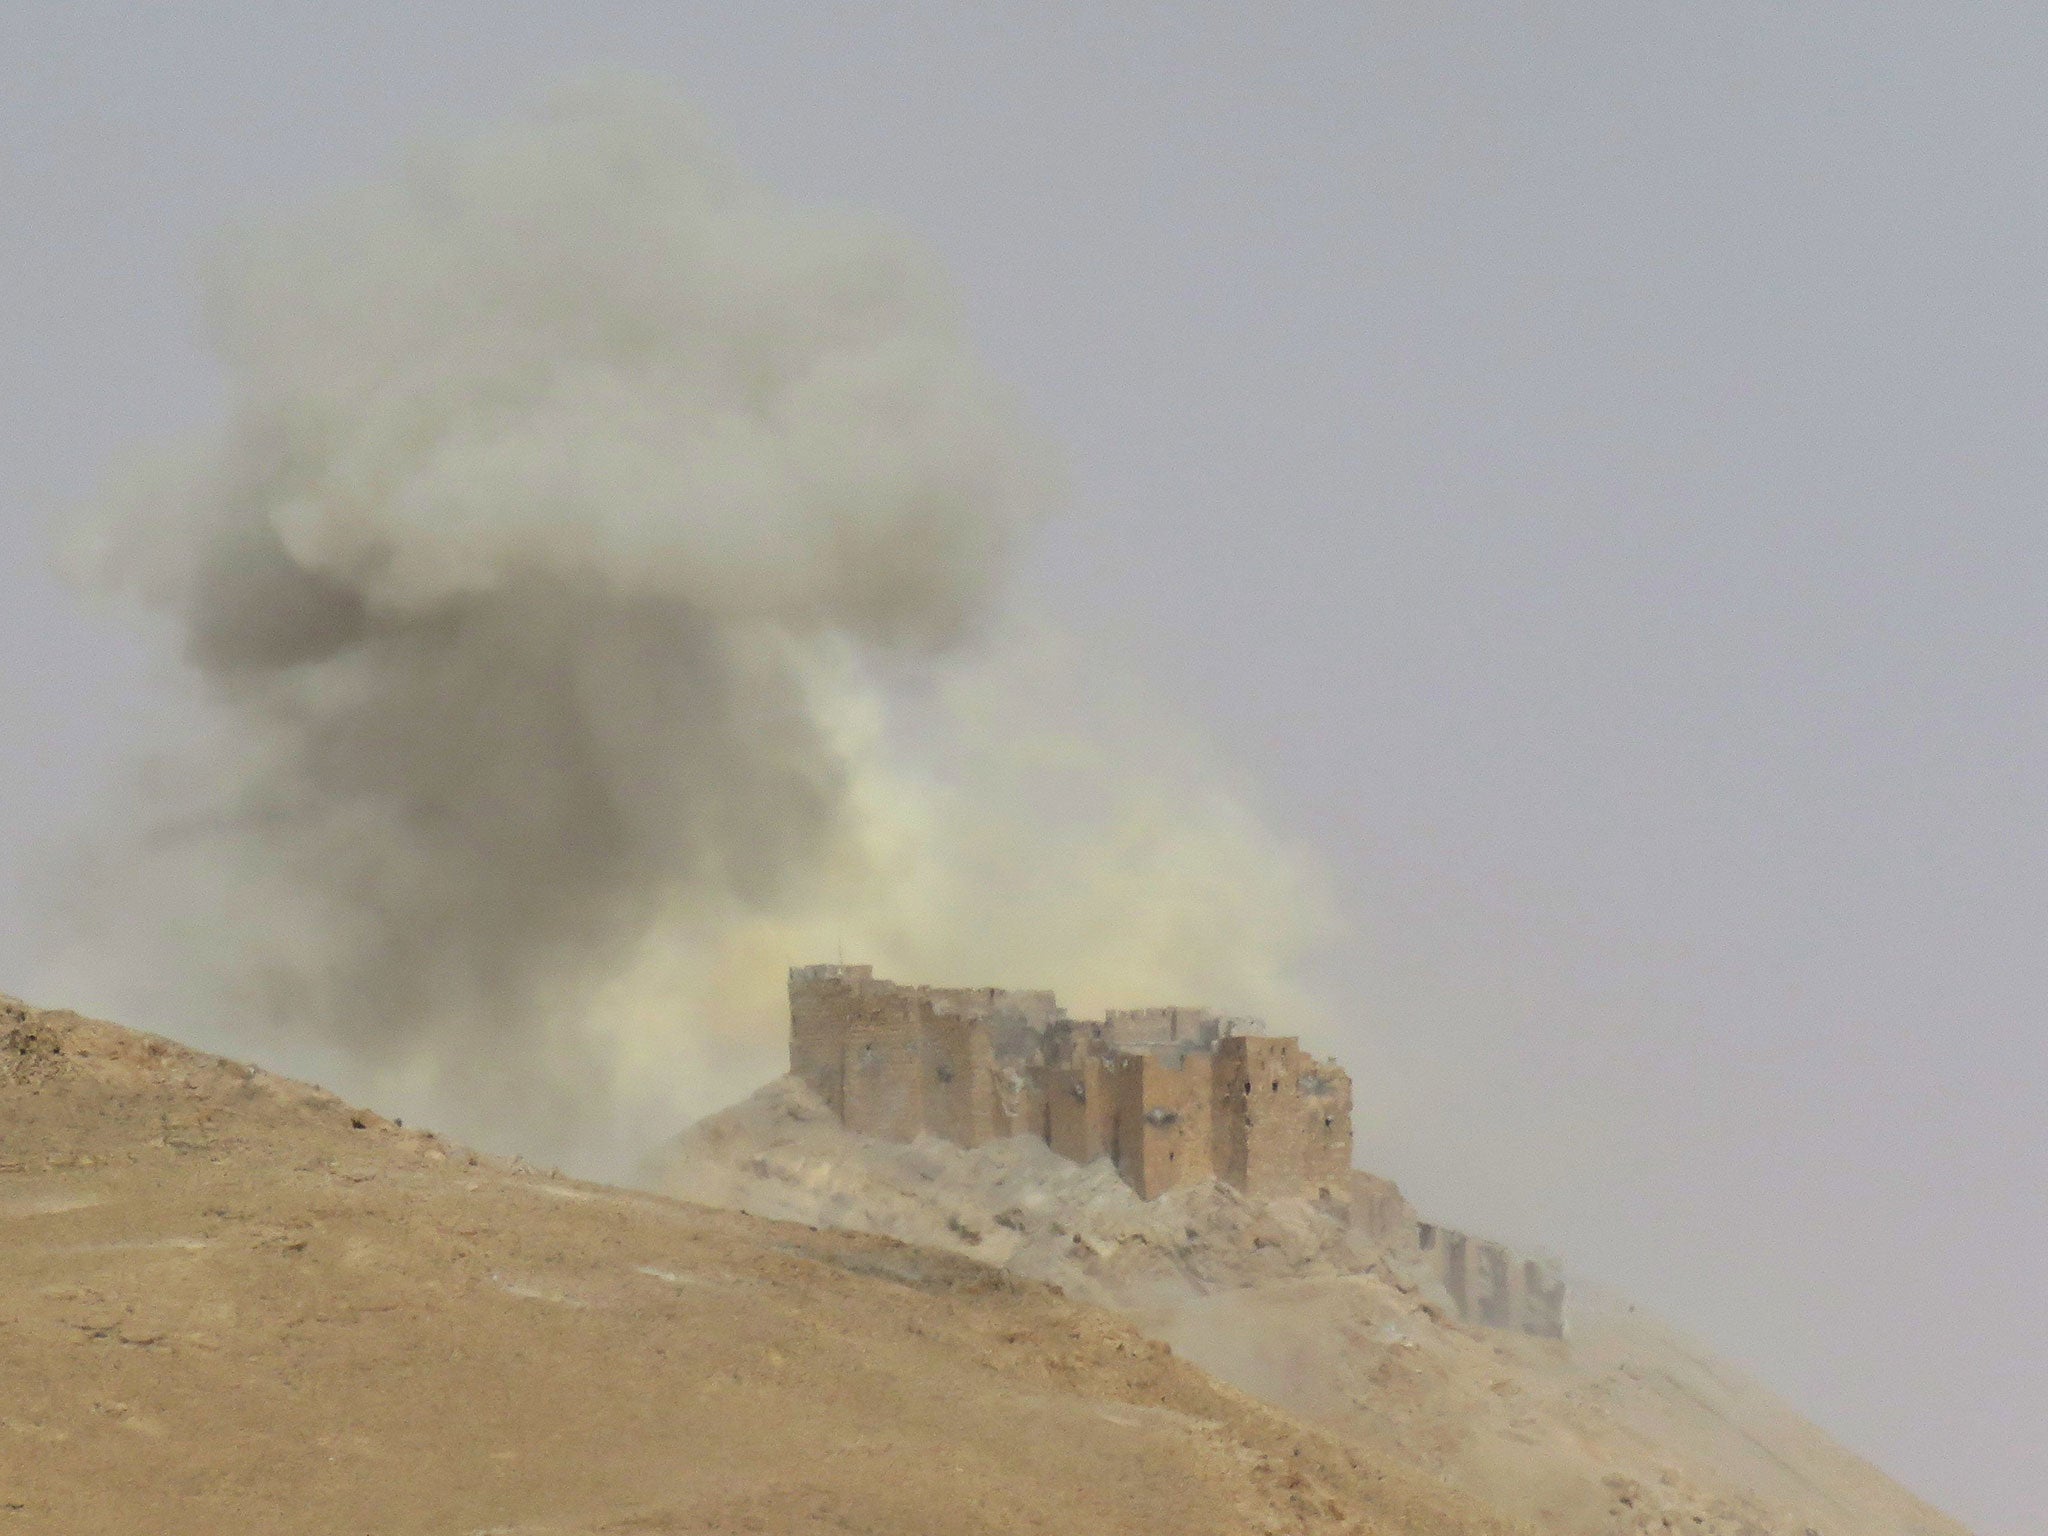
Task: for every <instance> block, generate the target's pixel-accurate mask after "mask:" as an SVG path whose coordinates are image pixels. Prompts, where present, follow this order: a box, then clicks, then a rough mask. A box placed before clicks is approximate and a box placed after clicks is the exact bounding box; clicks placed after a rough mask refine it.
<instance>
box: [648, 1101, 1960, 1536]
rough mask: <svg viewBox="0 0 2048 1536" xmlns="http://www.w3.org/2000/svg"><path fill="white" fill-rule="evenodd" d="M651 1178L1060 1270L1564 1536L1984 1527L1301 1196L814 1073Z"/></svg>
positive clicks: (1755, 1411)
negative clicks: (920, 1110) (817, 1092)
mask: <svg viewBox="0 0 2048 1536" xmlns="http://www.w3.org/2000/svg"><path fill="white" fill-rule="evenodd" d="M648 1177H649V1180H650V1182H651V1183H652V1184H654V1185H655V1186H656V1187H660V1188H663V1189H666V1190H669V1191H672V1192H674V1193H677V1194H681V1195H684V1196H686V1197H688V1198H691V1199H695V1200H701V1201H704V1202H705V1203H708V1204H717V1205H724V1206H728V1207H730V1208H733V1209H736V1210H747V1211H753V1212H756V1213H758V1214H762V1215H769V1216H775V1217H779V1218H782V1219H785V1220H793V1221H801V1222H807V1223H812V1224H816V1225H819V1226H827V1227H838V1228H844V1229H850V1230H860V1231H869V1232H883V1233H889V1234H891V1235H894V1236H898V1237H902V1238H905V1239H907V1240H910V1241H914V1242H918V1243H922V1244H927V1245H930V1246H932V1247H938V1248H949V1249H951V1250H953V1251H955V1252H959V1253H963V1254H972V1255H974V1256H976V1257H979V1258H981V1259H984V1260H986V1261H987V1262H990V1263H993V1264H997V1265H1001V1266H1003V1267H1004V1268H1005V1269H1007V1270H1009V1271H1011V1272H1014V1273H1017V1274H1020V1275H1028V1276H1031V1277H1033V1278H1036V1279H1041V1280H1046V1281H1051V1282H1053V1283H1056V1284H1058V1285H1059V1286H1060V1287H1061V1288H1062V1289H1063V1290H1065V1291H1066V1292H1067V1293H1068V1294H1070V1295H1074V1296H1080V1297H1086V1298H1088V1299H1090V1300H1092V1301H1096V1302H1099V1303H1101V1304H1103V1305H1105V1306H1108V1307H1113V1308H1115V1309H1117V1310H1120V1311H1122V1312H1123V1313H1125V1314H1126V1315H1127V1316H1129V1317H1130V1318H1132V1319H1133V1321H1135V1322H1136V1323H1138V1324H1139V1326H1141V1327H1142V1328H1143V1329H1144V1330H1145V1332H1146V1333H1148V1334H1149V1335H1150V1336H1152V1337H1155V1338H1158V1339H1163V1340H1166V1341H1169V1342H1170V1343H1171V1344H1172V1346H1173V1348H1174V1349H1175V1350H1176V1352H1177V1353H1179V1354H1180V1355H1182V1356H1184V1357H1185V1358H1187V1359H1190V1360H1193V1361H1195V1362H1196V1363H1198V1364H1200V1365H1202V1366H1204V1367H1205V1368H1206V1369H1208V1370H1209V1371H1210V1372H1211V1373H1212V1374H1213V1375H1215V1376H1217V1377H1220V1378H1221V1379H1223V1380H1225V1381H1229V1382H1231V1383H1233V1384H1234V1385H1237V1386H1239V1387H1241V1388H1243V1389H1244V1390H1246V1391H1248V1392H1251V1393H1253V1394H1256V1395H1257V1396H1259V1397H1261V1398H1263V1399H1265V1400H1266V1401H1269V1402H1272V1403H1275V1404H1278V1405H1280V1406H1283V1407H1285V1408H1287V1409H1288V1410H1289V1411H1290V1412H1292V1413H1295V1414H1297V1415H1300V1416H1301V1417H1303V1418H1306V1419H1308V1420H1310V1421H1312V1422H1315V1423H1317V1424H1320V1425H1321V1426H1323V1427H1324V1428H1327V1429H1329V1430H1331V1431H1333V1432H1335V1433H1337V1434H1338V1435H1339V1436H1340V1437H1341V1438H1342V1439H1343V1440H1344V1441H1345V1442H1346V1443H1348V1444H1350V1445H1353V1446H1355V1447H1358V1448H1360V1449H1362V1450H1365V1451H1367V1452H1368V1453H1369V1454H1370V1455H1372V1456H1373V1457H1375V1458H1376V1459H1383V1460H1385V1461H1388V1462H1395V1463H1399V1464H1402V1465H1405V1466H1408V1467H1411V1468H1416V1469H1420V1470H1422V1471H1425V1472H1428V1473H1431V1474H1434V1475H1436V1476H1439V1477H1441V1478H1443V1479H1444V1480H1446V1481H1447V1482H1449V1483H1452V1484H1454V1485H1456V1486H1457V1487H1459V1488H1461V1489H1462V1490H1463V1491H1466V1492H1468V1493H1470V1494H1472V1495H1474V1496H1475V1497H1477V1498H1479V1499H1482V1500H1484V1501H1485V1502H1486V1503H1488V1504H1489V1505H1490V1506H1491V1507H1493V1508H1495V1509H1496V1510H1498V1511H1500V1512H1502V1513H1503V1514H1504V1515H1506V1516H1511V1517H1514V1518H1517V1519H1520V1520H1524V1521H1526V1522H1528V1523H1529V1524H1531V1525H1532V1526H1534V1527H1535V1528H1537V1529H1539V1530H1541V1531H1543V1532H1546V1533H1555V1536H1643V1533H1657V1532H1672V1531H1680V1532H1688V1533H1692V1536H1807V1533H1809V1532H1812V1533H1817V1536H1968V1533H1967V1532H1965V1531H1964V1530H1963V1528H1962V1527H1961V1526H1959V1525H1957V1524H1956V1523H1955V1522H1953V1521H1951V1520H1949V1519H1947V1518H1946V1517H1944V1516H1942V1515H1941V1514H1939V1513H1938V1512H1937V1511H1935V1510H1933V1509H1931V1508H1929V1507H1928V1506H1927V1505H1925V1504H1924V1503H1922V1502H1921V1501H1920V1500H1918V1499H1916V1498H1914V1497H1913V1496H1912V1495H1911V1494H1910V1493H1908V1492H1907V1491H1906V1490H1905V1489H1903V1488H1900V1487H1899V1486H1898V1485H1897V1484H1895V1483H1893V1482H1892V1481H1891V1480H1890V1479H1888V1478H1886V1477H1885V1476H1883V1475H1882V1474H1881V1473H1879V1472H1878V1471H1877V1470H1875V1469H1874V1468H1872V1467H1871V1466H1869V1465H1868V1464H1867V1463H1865V1462H1863V1461H1861V1460H1860V1459H1858V1458H1857V1457H1855V1456H1853V1455H1851V1454H1850V1453H1849V1452H1847V1451H1846V1450H1844V1449H1842V1448H1841V1447H1840V1446H1839V1445H1837V1444H1835V1443H1834V1442H1833V1441H1832V1440H1830V1439H1829V1438H1828V1437H1827V1436H1826V1435H1825V1434H1823V1433H1822V1432H1821V1431H1819V1430H1818V1429H1816V1428H1815V1427H1814V1426H1812V1425H1811V1424H1809V1423H1807V1422H1806V1421H1804V1420H1803V1419H1801V1418H1800V1417H1799V1415H1797V1414H1796V1413H1794V1412H1793V1411H1792V1410H1791V1409H1790V1408H1788V1407H1786V1406H1785V1405H1784V1404H1783V1403H1781V1402H1779V1401H1778V1400H1777V1399H1775V1398H1774V1397H1772V1396H1771V1394H1770V1393H1768V1392H1767V1391H1765V1390H1764V1389H1763V1388H1762V1387H1760V1386H1758V1385H1756V1384H1755V1383H1753V1382H1751V1381H1748V1380H1747V1379H1745V1378H1744V1377H1743V1376H1742V1375H1741V1374H1740V1373H1739V1372H1737V1371H1735V1370H1733V1369H1731V1368H1729V1367H1728V1366H1726V1365H1724V1364H1721V1363H1719V1362H1717V1361H1715V1360H1714V1359H1713V1358H1712V1357H1711V1356H1710V1355H1708V1354H1707V1353H1705V1352H1704V1351H1702V1350H1700V1349H1699V1348H1697V1347H1696V1346H1694V1345H1691V1344H1689V1343H1687V1342H1686V1341H1684V1340H1683V1339H1681V1338H1679V1337H1678V1336H1677V1335H1676V1334H1674V1333H1672V1332H1671V1331H1670V1330H1668V1329H1666V1328H1664V1327H1662V1326H1661V1325H1659V1324H1658V1323H1657V1322H1656V1321H1655V1320H1654V1319H1652V1318H1650V1317H1648V1316H1647V1315H1646V1314H1643V1313H1640V1312H1638V1311H1637V1310H1636V1309H1635V1308H1633V1307H1631V1306H1629V1305H1628V1304H1627V1303H1626V1302H1623V1301H1620V1300H1618V1299H1615V1298H1612V1297H1608V1296H1604V1295H1602V1294H1600V1293H1599V1292H1597V1291H1593V1290H1589V1289H1588V1288H1587V1287H1584V1286H1579V1287H1577V1288H1576V1289H1575V1299H1574V1302H1573V1306H1572V1309H1571V1324H1570V1329H1569V1336H1568V1337H1567V1338H1566V1339H1565V1340H1562V1341H1559V1340H1554V1339H1542V1338H1532V1337H1529V1336H1527V1335H1524V1334H1520V1333H1510V1332H1503V1331H1497V1330H1493V1329H1486V1328H1479V1327H1473V1326H1467V1325H1465V1324H1463V1323H1461V1322H1459V1321H1458V1320H1457V1318H1456V1316H1455V1314H1454V1309H1453V1308H1452V1306H1451V1303H1450V1298H1449V1297H1448V1296H1446V1295H1444V1294H1443V1293H1442V1292H1441V1291H1440V1290H1439V1289H1437V1287H1436V1284H1435V1282H1434V1281H1433V1280H1431V1279H1430V1278H1428V1277H1427V1275H1426V1274H1425V1273H1424V1271H1423V1270H1422V1268H1421V1267H1420V1266H1419V1265H1418V1264H1416V1263H1414V1262H1410V1261H1408V1260H1406V1259H1404V1257H1403V1255H1401V1254H1400V1253H1399V1252H1398V1251H1395V1250H1394V1249H1391V1248H1389V1247H1387V1246H1386V1245H1385V1244H1384V1243H1383V1242H1381V1241H1380V1240H1379V1239H1377V1238H1373V1239H1370V1240H1368V1239H1367V1238H1366V1237H1364V1236H1363V1235H1362V1234H1361V1233H1360V1232H1359V1231H1358V1230H1357V1229H1354V1228H1352V1227H1349V1226H1347V1225H1346V1224H1345V1223H1343V1222H1342V1221H1341V1220H1339V1219H1337V1218H1335V1217H1333V1216H1331V1215H1330V1214H1329V1213H1327V1212H1324V1211H1321V1210H1319V1209H1318V1208H1316V1207H1314V1206H1311V1205H1309V1204H1307V1203H1306V1202H1302V1201H1286V1200H1273V1201H1252V1200H1248V1199H1246V1198H1244V1197H1242V1196H1240V1195H1238V1194H1236V1193H1235V1192H1234V1191H1232V1190H1230V1189H1228V1188H1227V1187H1221V1186H1217V1185H1213V1184H1207V1185H1200V1186H1195V1187H1192V1188H1187V1189H1181V1190H1176V1191H1173V1192H1172V1193H1170V1194H1168V1195H1166V1196H1164V1197H1163V1198H1161V1199H1158V1200H1154V1201H1144V1200H1140V1199H1138V1198H1137V1196H1136V1195H1135V1194H1134V1193H1133V1192H1132V1191H1131V1190H1130V1189H1129V1188H1128V1187H1127V1186H1126V1185H1125V1184H1124V1183H1123V1182H1122V1180H1120V1179H1119V1178H1118V1177H1117V1175H1116V1172H1115V1170H1114V1169H1112V1168H1111V1167H1110V1166H1109V1165H1108V1164H1107V1162H1106V1161H1105V1162H1102V1163H1099V1164H1096V1165H1091V1166H1088V1167H1081V1166H1077V1165H1075V1164H1073V1163H1069V1162H1067V1161H1066V1160H1064V1159H1062V1158H1060V1157H1058V1156H1057V1155H1055V1154H1054V1153H1053V1152H1052V1151H1051V1150H1050V1149H1049V1148H1047V1147H1046V1146H1045V1145H1044V1144H1043V1143H1040V1142H1037V1141H1034V1140H1031V1139H1028V1138H1022V1137H1019V1138H1013V1139H1011V1140H1008V1141H1002V1142H997V1143H993V1144H991V1145H989V1146H986V1147H981V1148H977V1149H975V1150H974V1151H972V1152H965V1151H962V1150H961V1149H959V1148H958V1147H954V1146H952V1145H951V1144H949V1143H946V1142H942V1141H939V1140H936V1139H933V1138H923V1139H921V1140H919V1141H917V1142H914V1143H910V1144H907V1145H902V1144H894V1143H887V1142H879V1141H874V1140H871V1139H870V1138H867V1137H864V1136H857V1135H854V1134H853V1133H851V1132H849V1131H847V1130H846V1129H845V1128H844V1127H843V1126H841V1125H840V1124H839V1122H838V1120H837V1119H836V1118H835V1117H834V1116H833V1114H832V1112H831V1111H830V1110H829V1109H827V1108H826V1107H825V1106H824V1105H823V1104H822V1103H820V1102H819V1101H818V1100H817V1098H816V1097H815V1096H814V1095H812V1094H811V1093H810V1092H809V1090H808V1089H806V1088H805V1087H804V1086H803V1085H802V1084H801V1083H799V1082H797V1081H795V1080H794V1079H783V1080H781V1081H780V1082H777V1083H775V1084H771V1085H770V1086H769V1087H767V1088H765V1089H763V1090H762V1091H761V1092H760V1093H758V1094H756V1095H754V1096H753V1097H752V1098H751V1099H749V1100H747V1101H746V1102H744V1103H742V1104H739V1105H735V1106H734V1107H733V1108H731V1109H729V1110H726V1111H723V1112H722V1113H720V1114H717V1115H714V1116H711V1117H710V1118H709V1119H707V1120H705V1121H702V1122H700V1123H699V1124H698V1125H696V1126H694V1127H692V1128H691V1129H690V1130H689V1131H687V1132H685V1133H684V1134H683V1135H682V1136H681V1137H679V1138H678V1139H677V1140H676V1141H675V1142H674V1144H673V1145H672V1146H671V1147H669V1148H668V1149H667V1150H666V1152H665V1153H664V1154H663V1155H662V1156H661V1157H660V1158H659V1159H657V1160H656V1161H655V1162H654V1163H653V1164H651V1165H650V1167H649V1170H648Z"/></svg>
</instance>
